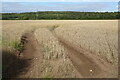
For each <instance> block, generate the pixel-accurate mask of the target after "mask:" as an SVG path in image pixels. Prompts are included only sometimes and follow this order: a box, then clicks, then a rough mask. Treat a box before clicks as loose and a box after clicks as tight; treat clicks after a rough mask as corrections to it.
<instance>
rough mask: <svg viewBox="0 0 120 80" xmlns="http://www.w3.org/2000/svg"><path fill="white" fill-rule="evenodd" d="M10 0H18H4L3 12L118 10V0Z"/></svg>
mask: <svg viewBox="0 0 120 80" xmlns="http://www.w3.org/2000/svg"><path fill="white" fill-rule="evenodd" d="M5 1H6V2H5ZM7 1H9V2H7ZM10 1H17V0H4V2H3V3H2V12H3V13H20V12H35V11H84V12H107V11H108V12H114V11H118V0H114V2H112V1H113V0H109V1H111V2H97V1H100V0H94V1H96V2H87V1H90V0H76V1H79V2H65V1H66V0H57V1H61V2H50V1H54V0H49V1H48V2H35V0H34V2H10ZM24 1H25V0H24ZM26 1H27V0H26ZM29 1H33V0H29ZM41 1H42V0H41ZM44 1H47V0H44ZM68 1H70V0H68ZM83 1H86V2H83ZM92 1H93V0H92ZM101 1H102V0H101ZM106 1H107V0H106Z"/></svg>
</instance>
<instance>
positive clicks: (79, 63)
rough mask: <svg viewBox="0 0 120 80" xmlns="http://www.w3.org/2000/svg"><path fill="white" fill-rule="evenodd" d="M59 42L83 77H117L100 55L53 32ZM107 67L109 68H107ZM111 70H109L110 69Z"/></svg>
mask: <svg viewBox="0 0 120 80" xmlns="http://www.w3.org/2000/svg"><path fill="white" fill-rule="evenodd" d="M53 35H54V36H55V37H57V38H58V40H59V41H60V43H62V45H63V46H64V48H66V49H67V51H68V56H69V58H70V60H71V61H72V63H73V65H74V66H75V68H76V70H77V71H78V72H79V73H80V75H82V76H83V77H84V78H103V77H111V78H112V77H117V76H116V75H115V74H116V73H114V70H115V69H114V68H113V67H112V66H111V65H110V64H109V63H107V62H105V61H104V60H102V59H100V57H98V56H95V55H93V54H92V53H90V52H89V51H86V50H84V49H82V48H77V47H76V46H73V45H72V44H71V43H69V42H68V41H66V40H64V39H63V38H60V37H59V36H57V35H56V34H55V33H53ZM108 67H109V68H108ZM110 70H111V71H110Z"/></svg>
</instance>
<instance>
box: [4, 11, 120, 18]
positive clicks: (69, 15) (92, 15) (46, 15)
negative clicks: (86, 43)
mask: <svg viewBox="0 0 120 80" xmlns="http://www.w3.org/2000/svg"><path fill="white" fill-rule="evenodd" d="M96 19H98V20H99V19H103V20H104V19H120V15H119V12H70V11H66V12H65V11H61V12H60V11H58V12H57V11H45V12H26V13H2V20H96Z"/></svg>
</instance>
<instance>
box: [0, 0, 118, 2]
mask: <svg viewBox="0 0 120 80" xmlns="http://www.w3.org/2000/svg"><path fill="white" fill-rule="evenodd" d="M2 2H119V0H2Z"/></svg>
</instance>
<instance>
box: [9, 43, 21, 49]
mask: <svg viewBox="0 0 120 80" xmlns="http://www.w3.org/2000/svg"><path fill="white" fill-rule="evenodd" d="M9 46H10V47H12V48H13V49H15V50H17V51H21V50H23V48H22V45H21V44H20V43H19V42H18V41H12V42H10V43H9Z"/></svg>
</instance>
